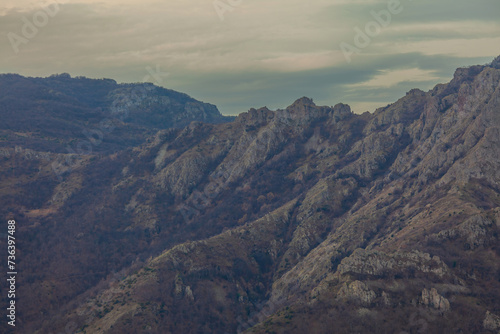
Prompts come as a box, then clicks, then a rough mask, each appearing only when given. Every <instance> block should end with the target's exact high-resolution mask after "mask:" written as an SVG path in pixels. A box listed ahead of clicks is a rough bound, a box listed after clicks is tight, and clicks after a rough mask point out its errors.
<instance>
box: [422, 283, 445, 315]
mask: <svg viewBox="0 0 500 334" xmlns="http://www.w3.org/2000/svg"><path fill="white" fill-rule="evenodd" d="M422 304H424V305H425V306H429V307H433V308H435V309H436V310H439V311H443V312H446V311H449V310H450V302H449V301H448V299H446V298H444V297H443V296H441V295H440V294H438V292H437V290H436V289H435V288H432V289H430V290H427V289H423V290H422Z"/></svg>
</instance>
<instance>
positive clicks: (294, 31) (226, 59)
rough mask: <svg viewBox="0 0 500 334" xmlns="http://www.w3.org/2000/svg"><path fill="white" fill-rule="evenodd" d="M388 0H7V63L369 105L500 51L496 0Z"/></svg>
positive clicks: (230, 102) (273, 102) (202, 89)
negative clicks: (55, 1)
mask: <svg viewBox="0 0 500 334" xmlns="http://www.w3.org/2000/svg"><path fill="white" fill-rule="evenodd" d="M391 1H397V0H389V1H388V0H384V1H380V0H330V1H326V0H308V1H304V0H300V1H298V0H286V1H285V0H217V1H215V2H214V0H190V1H186V0H161V1H156V0H140V1H132V0H120V1H118V0H86V1H85V2H83V1H78V0H60V1H58V5H57V6H56V5H55V4H54V1H53V0H44V1H27V0H2V1H1V4H0V73H19V74H22V75H26V76H48V75H51V74H54V73H63V72H67V73H70V74H71V75H72V76H87V77H92V78H103V77H105V78H112V79H115V80H116V81H118V82H142V81H144V80H146V81H149V82H153V83H156V84H158V85H161V86H164V87H167V88H170V89H174V90H178V91H181V92H184V93H187V94H189V95H191V96H192V97H194V98H196V99H198V100H202V101H204V102H209V103H213V104H215V105H217V106H218V107H219V110H220V111H221V112H222V113H224V114H239V113H240V112H244V111H247V110H248V109H249V108H251V107H256V108H257V107H261V106H267V107H269V108H272V109H276V108H284V107H286V106H288V105H290V104H291V103H292V102H293V101H294V100H296V99H297V98H300V97H302V96H308V97H311V98H313V99H314V101H315V102H316V104H319V105H334V104H336V103H339V102H343V103H348V104H350V105H351V106H352V108H353V110H354V111H355V112H358V113H360V112H364V111H366V110H368V111H374V109H375V108H377V107H380V106H385V105H386V104H388V103H390V102H393V101H395V100H396V99H397V98H399V97H401V96H403V95H404V94H405V93H406V92H407V91H409V90H410V89H411V88H420V89H423V90H428V89H431V88H432V87H433V86H434V85H435V84H437V83H440V82H447V81H449V80H450V79H451V78H452V76H453V72H454V69H455V68H456V67H460V66H467V65H474V64H485V63H488V62H490V61H491V60H492V59H493V58H494V57H495V56H498V55H500V19H499V18H500V1H499V0H476V1H471V0H413V1H412V0H401V2H400V5H399V6H397V3H391ZM41 4H52V5H50V6H49V7H46V8H45V10H43V9H42V8H41ZM57 7H58V8H57ZM372 11H373V12H375V13H383V14H385V15H383V14H381V15H380V17H379V21H380V22H381V23H377V21H376V19H375V17H374V16H373V14H372ZM381 11H382V12H381ZM387 14H389V15H387ZM389 21H390V22H389ZM32 24H33V26H31V25H32ZM33 27H35V28H36V30H35V31H33V29H30V28H33ZM366 28H368V33H369V35H367V37H368V38H369V39H370V40H367V39H366V38H363V37H366V36H361V35H360V33H359V31H362V33H363V34H366V33H367V31H366ZM370 35H371V37H370ZM360 36H361V37H360ZM356 37H357V38H356ZM342 48H343V49H344V52H343V51H342ZM346 54H347V57H346ZM158 70H159V71H160V72H161V73H159V74H158V73H155V72H157V71H158ZM166 73H168V74H166ZM153 74H154V75H153Z"/></svg>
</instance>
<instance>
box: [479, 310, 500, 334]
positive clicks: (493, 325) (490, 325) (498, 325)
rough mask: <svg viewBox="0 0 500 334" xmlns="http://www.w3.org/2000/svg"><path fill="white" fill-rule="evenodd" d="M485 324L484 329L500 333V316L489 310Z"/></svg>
mask: <svg viewBox="0 0 500 334" xmlns="http://www.w3.org/2000/svg"><path fill="white" fill-rule="evenodd" d="M483 326H484V329H487V330H490V331H498V333H500V317H499V316H497V315H495V314H493V313H491V312H490V311H487V312H486V316H485V317H484V321H483Z"/></svg>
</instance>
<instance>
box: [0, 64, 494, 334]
mask: <svg viewBox="0 0 500 334" xmlns="http://www.w3.org/2000/svg"><path fill="white" fill-rule="evenodd" d="M0 116H1V118H2V122H1V125H0V171H1V173H0V189H1V190H0V202H1V203H2V206H1V208H0V210H1V217H5V218H4V220H5V221H7V219H15V220H16V222H17V224H18V226H17V232H16V233H17V235H16V238H17V247H18V253H19V254H18V258H19V260H18V264H17V265H18V268H19V269H18V270H19V272H20V275H19V276H18V299H17V301H16V303H17V304H18V325H17V326H16V327H17V328H16V329H17V330H18V331H19V332H22V333H172V334H174V333H243V332H244V333H397V334H401V333H500V302H499V300H500V243H499V241H500V240H499V238H500V235H499V232H500V57H498V58H496V59H495V60H493V61H492V62H491V63H490V64H487V65H477V66H471V67H467V68H459V69H457V70H456V72H455V74H454V77H453V79H452V80H451V81H450V82H449V83H447V84H438V85H436V86H435V87H434V88H433V89H432V90H430V91H428V92H424V91H421V90H419V89H413V90H411V91H409V92H408V93H407V94H406V96H404V97H402V98H400V99H399V100H398V101H396V102H394V103H392V104H389V105H387V106H385V107H382V108H379V109H377V110H376V111H375V112H373V113H369V112H365V113H363V114H355V113H353V112H352V111H351V109H350V107H349V106H348V105H346V104H342V103H339V104H337V105H335V106H317V105H316V104H315V103H314V102H313V100H312V99H310V98H307V97H303V98H300V99H298V100H297V101H295V102H293V103H292V104H291V105H290V106H289V107H287V108H285V109H278V110H270V109H268V108H266V107H262V108H259V109H250V110H249V111H248V112H246V113H242V114H240V115H238V116H237V117H228V116H223V115H221V114H220V113H219V111H218V110H217V108H216V107H215V106H214V105H211V104H207V103H203V102H199V101H197V100H195V99H193V98H191V97H189V96H187V95H185V94H182V93H178V92H175V91H171V90H167V89H164V88H160V87H157V86H154V85H152V84H117V83H116V82H115V81H113V80H109V79H104V80H94V79H87V78H82V77H78V78H72V77H70V76H69V75H67V74H62V75H54V76H51V77H48V78H26V77H22V76H19V75H15V74H4V75H0ZM5 231H7V230H6V229H5ZM6 239H7V238H6V237H3V238H2V240H1V242H0V244H2V246H1V247H2V248H5V249H6V245H4V244H5V243H6ZM4 246H5V247H4ZM0 284H1V286H2V291H4V288H6V287H7V283H6V282H5V280H4V281H2V282H1V283H0ZM2 298H3V297H2ZM5 305H6V304H5ZM4 309H5V308H4ZM3 325H4V324H2V326H3ZM5 328H6V327H5Z"/></svg>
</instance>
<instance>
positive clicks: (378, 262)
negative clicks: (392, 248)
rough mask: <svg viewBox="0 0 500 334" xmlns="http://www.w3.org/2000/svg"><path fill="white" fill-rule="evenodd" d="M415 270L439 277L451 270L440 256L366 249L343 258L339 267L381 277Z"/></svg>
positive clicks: (343, 272) (345, 270) (343, 270)
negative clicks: (389, 252)
mask: <svg viewBox="0 0 500 334" xmlns="http://www.w3.org/2000/svg"><path fill="white" fill-rule="evenodd" d="M415 271H420V272H423V273H432V274H435V275H437V276H438V277H443V276H444V275H446V274H447V273H448V272H449V270H448V267H447V266H446V264H445V263H443V262H442V261H441V259H439V257H437V256H434V257H431V256H430V255H429V254H426V253H422V252H419V251H414V252H396V253H394V254H386V253H384V252H377V251H366V250H364V249H357V250H355V251H354V253H353V254H352V255H351V256H349V257H347V258H345V259H344V260H342V262H341V263H340V265H339V266H338V269H337V272H338V273H340V274H351V273H353V274H361V275H372V276H380V277H384V276H388V275H395V274H399V275H401V274H405V273H406V274H409V273H410V272H415Z"/></svg>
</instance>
